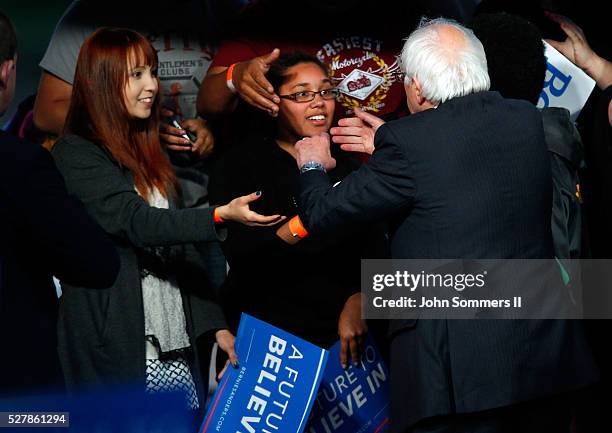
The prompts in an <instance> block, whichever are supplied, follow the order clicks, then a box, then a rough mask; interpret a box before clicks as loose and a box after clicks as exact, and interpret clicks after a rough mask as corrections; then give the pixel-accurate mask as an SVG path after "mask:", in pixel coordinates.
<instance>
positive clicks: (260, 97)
mask: <svg viewBox="0 0 612 433" xmlns="http://www.w3.org/2000/svg"><path fill="white" fill-rule="evenodd" d="M279 56H280V50H279V49H278V48H275V49H274V50H272V51H271V52H269V53H268V54H265V55H263V56H259V57H255V58H253V59H251V60H249V61H246V62H240V63H238V64H236V66H234V71H233V74H232V81H233V82H234V86H235V87H236V90H237V91H238V94H239V95H240V97H241V98H242V99H244V100H245V101H246V102H248V103H249V104H251V105H253V106H254V107H257V108H259V109H261V110H263V111H266V112H267V113H268V114H270V115H271V116H274V117H276V116H277V115H278V104H279V103H280V98H279V97H278V95H277V94H276V93H274V87H272V84H270V82H269V81H268V80H267V78H266V73H267V72H268V71H269V70H270V65H271V64H272V63H273V62H274V61H275V60H276V59H278V57H279Z"/></svg>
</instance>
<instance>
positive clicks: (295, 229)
mask: <svg viewBox="0 0 612 433" xmlns="http://www.w3.org/2000/svg"><path fill="white" fill-rule="evenodd" d="M289 231H290V232H291V234H292V235H293V237H294V238H300V239H304V238H305V237H306V236H308V231H307V230H306V229H305V228H304V226H303V225H302V220H301V219H300V216H299V215H296V216H294V217H293V218H291V219H290V220H289Z"/></svg>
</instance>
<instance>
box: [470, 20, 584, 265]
mask: <svg viewBox="0 0 612 433" xmlns="http://www.w3.org/2000/svg"><path fill="white" fill-rule="evenodd" d="M472 27H473V29H474V33H475V34H476V36H477V37H478V39H480V41H481V42H482V45H483V47H484V50H485V53H486V55H487V69H488V71H489V76H490V78H491V90H496V91H498V92H499V93H501V95H502V96H503V97H505V98H512V99H524V100H527V101H529V102H531V103H532V104H534V105H535V104H537V102H538V99H539V97H540V93H541V91H542V87H543V86H544V78H545V74H546V57H544V44H543V43H542V35H541V33H540V31H539V30H538V28H537V27H536V26H534V25H533V24H531V23H530V22H529V21H527V20H526V19H524V18H521V17H519V16H517V15H511V14H507V13H483V14H480V15H478V16H477V17H476V18H475V19H474V21H473V23H472ZM541 113H542V120H543V125H544V138H545V141H546V146H547V148H548V152H549V155H550V164H551V171H552V182H553V201H552V216H551V230H552V235H553V246H554V253H555V257H557V258H558V259H578V258H580V257H581V245H582V209H581V201H580V179H579V178H578V170H579V169H581V168H582V167H583V166H584V157H583V148H582V141H581V139H580V134H579V133H578V130H577V129H576V127H575V126H574V124H573V123H572V121H571V120H570V115H569V111H568V110H566V109H564V108H559V107H547V108H544V109H542V110H541ZM564 263H565V265H566V268H571V266H570V263H569V262H567V261H565V262H564Z"/></svg>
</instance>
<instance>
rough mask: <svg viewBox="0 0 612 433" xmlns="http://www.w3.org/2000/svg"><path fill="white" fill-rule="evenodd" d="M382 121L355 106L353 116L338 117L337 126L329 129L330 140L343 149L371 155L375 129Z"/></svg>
mask: <svg viewBox="0 0 612 433" xmlns="http://www.w3.org/2000/svg"><path fill="white" fill-rule="evenodd" d="M384 123H385V121H384V120H382V119H380V118H378V117H376V116H374V115H372V114H370V113H367V112H365V111H363V110H361V109H360V108H355V117H347V118H344V119H340V120H339V121H338V126H336V127H334V128H332V129H331V130H330V133H331V135H332V141H333V142H334V143H336V144H339V145H340V149H342V150H344V151H347V152H363V153H367V154H369V155H371V154H372V153H374V135H375V134H376V130H377V129H378V128H379V127H380V126H381V125H383V124H384Z"/></svg>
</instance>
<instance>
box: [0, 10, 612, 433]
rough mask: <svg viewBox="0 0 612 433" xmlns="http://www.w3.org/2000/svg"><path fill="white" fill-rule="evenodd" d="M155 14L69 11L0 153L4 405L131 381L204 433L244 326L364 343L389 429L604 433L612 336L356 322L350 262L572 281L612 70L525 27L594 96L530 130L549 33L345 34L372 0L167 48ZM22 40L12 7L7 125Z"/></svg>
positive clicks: (206, 34)
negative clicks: (459, 266) (215, 382)
mask: <svg viewBox="0 0 612 433" xmlns="http://www.w3.org/2000/svg"><path fill="white" fill-rule="evenodd" d="M113 2H114V0H112V1H111V2H110V3H113ZM118 3H119V2H118ZM149 3H150V4H148V5H147V8H148V9H149V10H148V11H147V13H146V14H145V18H146V19H142V18H143V17H142V14H140V15H139V13H138V12H139V11H140V9H141V6H142V5H133V4H131V3H130V4H127V5H125V4H122V5H121V6H120V7H121V10H122V13H115V12H114V10H113V8H112V7H109V2H108V1H107V2H100V1H95V0H91V1H87V0H74V1H73V3H72V4H71V5H70V7H69V8H68V9H67V10H66V12H65V14H64V15H63V17H62V18H61V20H60V21H59V23H58V24H57V27H56V29H55V32H54V34H53V36H52V38H51V41H50V42H49V46H48V49H47V52H46V53H45V55H44V57H43V59H42V60H41V63H40V67H41V69H42V72H41V80H40V85H39V88H38V90H37V91H36V94H35V97H34V98H32V99H31V104H30V105H31V107H30V111H29V113H28V112H27V110H26V112H18V114H17V115H16V116H15V118H14V119H12V120H11V122H10V127H9V130H8V131H7V132H4V131H0V180H1V181H0V200H1V201H2V203H1V207H0V227H1V228H0V230H1V231H2V238H1V240H0V241H1V243H0V335H1V336H2V341H3V343H4V344H3V347H4V348H5V350H4V351H3V354H2V355H1V356H0V369H1V371H2V373H1V374H0V397H5V396H11V395H15V396H17V395H27V394H30V393H33V392H43V391H44V390H49V389H55V390H57V389H61V392H67V393H78V392H84V391H87V390H95V389H101V388H109V387H111V388H112V387H114V386H117V385H120V384H126V383H129V384H136V386H137V387H140V388H141V389H142V390H143V391H144V392H145V393H147V394H155V393H159V392H164V391H176V390H178V391H180V392H182V393H183V394H184V396H185V402H186V405H185V406H186V411H188V412H189V413H190V414H191V415H193V416H194V418H195V419H197V420H201V416H202V414H203V413H204V411H205V406H206V399H207V395H208V390H209V386H210V383H209V377H208V376H209V374H208V371H209V363H210V362H211V348H212V345H213V343H217V345H218V347H219V348H220V349H221V351H222V352H224V354H225V356H224V357H223V356H222V357H221V359H223V361H225V360H226V359H227V362H225V366H224V367H223V363H222V364H221V365H220V366H219V369H218V370H221V369H222V368H236V367H237V366H238V365H239V363H240V359H238V358H237V355H236V352H235V348H234V334H235V332H236V329H237V326H238V322H239V319H240V314H241V313H243V312H244V313H249V314H251V315H253V316H255V317H257V318H259V319H262V320H265V321H266V322H269V323H271V324H273V325H275V326H278V327H280V328H282V329H284V330H286V331H289V332H291V333H293V334H295V335H297V336H299V337H301V338H304V339H306V340H308V341H310V342H312V343H314V344H317V345H319V346H321V347H326V348H327V347H330V346H331V345H332V344H334V342H335V341H337V340H338V339H340V341H341V351H340V359H339V360H334V361H333V362H340V363H341V364H342V366H343V367H344V368H347V367H348V365H349V363H354V364H355V365H359V363H360V360H361V347H362V344H363V342H364V336H365V335H366V334H367V333H368V332H369V333H372V334H373V335H374V336H375V339H376V341H377V343H378V344H379V346H380V348H381V350H382V352H383V353H384V355H385V357H386V358H387V360H388V362H389V364H390V372H391V394H390V410H391V424H390V426H391V431H392V432H394V433H408V432H411V433H420V432H423V433H424V432H483V433H484V432H526V433H529V432H534V433H535V432H538V433H541V432H547V433H548V432H550V433H557V432H559V433H561V432H563V433H568V432H576V433H582V432H584V433H586V432H595V431H604V430H605V423H604V418H605V416H606V412H605V411H606V401H608V402H609V401H610V399H609V396H607V394H606V389H607V387H608V386H609V368H608V367H607V363H608V360H609V358H607V357H606V356H607V355H605V351H603V350H602V349H601V343H602V339H603V338H604V336H605V335H606V334H605V331H604V330H605V329H607V327H606V325H605V324H603V323H599V322H598V323H597V325H596V326H592V328H593V329H589V326H585V324H584V323H582V322H581V321H575V320H422V319H405V320H389V321H381V320H376V321H370V320H365V319H364V318H363V315H362V311H361V308H362V301H363V299H362V294H361V292H360V290H361V288H360V276H361V272H360V266H361V260H362V259H378V258H381V259H382V258H392V259H438V258H454V259H515V258H522V259H553V258H556V259H557V260H559V263H560V264H561V268H562V269H563V270H564V271H566V273H567V272H569V277H568V278H570V279H571V278H575V279H578V278H580V273H579V272H577V271H576V270H575V268H574V267H573V266H574V265H573V263H574V262H571V261H572V260H573V259H581V258H591V257H593V258H607V257H608V256H609V255H610V254H609V248H610V245H611V244H610V242H612V233H611V232H610V228H609V225H608V224H607V219H606V216H608V214H609V212H610V209H612V199H611V198H610V191H612V189H611V188H612V185H610V182H609V181H610V175H609V174H608V173H609V168H610V167H609V159H610V157H609V146H610V144H611V143H612V140H611V137H610V129H611V125H612V63H611V62H609V61H608V60H606V59H605V57H603V56H600V55H598V54H597V53H596V52H595V51H593V50H592V49H591V47H590V46H589V44H588V43H587V39H586V37H585V33H584V32H583V31H582V29H581V28H580V27H579V26H578V25H576V24H575V23H573V22H572V21H571V20H569V19H568V18H566V17H564V16H562V15H558V14H556V13H552V12H546V13H542V14H541V16H542V17H544V18H543V19H545V20H547V23H548V25H551V26H554V27H555V28H556V29H560V30H561V32H562V35H563V38H558V35H553V36H555V39H547V42H549V43H550V44H551V45H552V46H553V47H554V48H556V49H557V50H558V51H559V52H560V53H561V54H563V55H564V56H565V57H567V58H568V59H569V60H570V61H571V62H572V63H573V64H575V65H576V66H578V67H579V68H581V69H583V70H584V71H585V72H586V73H587V74H588V75H589V76H591V77H592V78H593V80H595V82H596V85H597V89H596V90H595V91H594V93H593V95H592V96H591V98H590V100H589V101H588V102H587V107H585V109H584V110H583V114H582V115H581V117H580V118H579V121H578V125H576V124H575V123H574V122H573V121H572V120H571V119H570V116H569V112H568V111H567V110H566V109H565V108H560V107H555V108H553V107H549V108H545V109H538V108H536V104H537V101H538V99H539V96H540V92H541V91H542V88H543V83H544V79H545V74H546V68H547V66H546V65H547V64H546V58H545V56H544V45H543V43H542V39H543V38H544V37H545V36H549V35H548V34H546V32H543V31H542V29H541V28H539V27H538V25H536V23H533V22H531V21H530V20H529V19H527V18H532V17H531V16H528V17H527V18H526V17H524V16H520V15H516V14H511V13H507V12H505V11H504V10H503V9H504V8H503V7H502V8H500V10H496V9H495V8H492V7H490V6H491V5H490V4H491V3H493V2H486V1H483V2H482V3H481V4H480V5H479V6H478V7H476V5H477V3H480V2H476V1H474V2H429V3H428V2H414V4H410V5H403V6H399V5H398V6H397V8H398V9H397V10H395V11H393V12H391V11H379V12H380V13H381V14H382V15H384V20H382V19H381V20H380V22H378V23H377V24H376V25H374V24H372V26H371V27H369V28H366V27H365V26H364V27H363V28H362V27H358V28H357V30H355V29H354V27H353V25H354V23H355V22H356V17H358V16H360V15H362V14H363V8H365V7H368V4H367V3H366V2H365V1H355V2H348V4H345V2H335V1H331V2H321V1H314V0H312V1H306V2H300V5H299V6H297V5H295V4H293V2H284V1H278V0H259V1H255V2H248V4H247V5H242V4H240V5H239V4H238V3H240V2H234V3H233V4H232V7H231V8H230V7H229V6H227V5H226V6H220V4H219V3H218V2H214V1H209V2H206V1H196V0H185V1H183V2H181V9H182V10H183V11H184V12H183V14H182V16H184V18H185V19H184V20H182V21H181V23H180V26H177V25H175V23H174V21H171V20H168V19H167V16H168V13H169V10H172V9H173V8H174V7H175V6H176V5H170V4H169V3H167V2H158V1H156V0H154V1H151V2H149ZM500 3H502V5H503V2H500ZM117 7H119V4H117ZM186 11H189V13H187V12H186ZM111 12H112V13H111ZM424 12H427V13H429V14H431V15H432V16H439V15H445V16H447V17H449V18H434V19H427V18H420V16H421V15H422V14H423V13H424ZM512 12H516V11H512ZM230 27H231V28H235V29H237V30H236V31H228V30H227V29H228V28H230ZM17 30H18V31H17V32H16V31H15V29H14V27H13V26H12V24H11V21H10V19H9V17H7V16H6V15H4V14H3V13H2V12H1V11H0V115H2V114H4V112H5V110H6V107H7V106H8V104H9V102H10V101H11V99H12V98H13V93H14V87H15V80H16V75H17V72H16V63H17V52H18V50H17V47H18V43H17V35H18V33H19V29H17ZM53 276H54V277H56V278H57V279H58V280H59V283H58V287H55V286H54V283H53V279H52V277H53ZM515 277H516V278H517V279H518V280H520V278H521V277H520V276H518V275H517V276H515ZM524 282H525V284H528V283H527V281H526V280H525V281H524ZM585 288H586V289H588V287H586V286H585ZM218 373H219V376H218V377H220V375H221V374H222V371H221V372H218ZM585 402H588V404H587V403H585ZM194 414H195V415H194Z"/></svg>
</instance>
